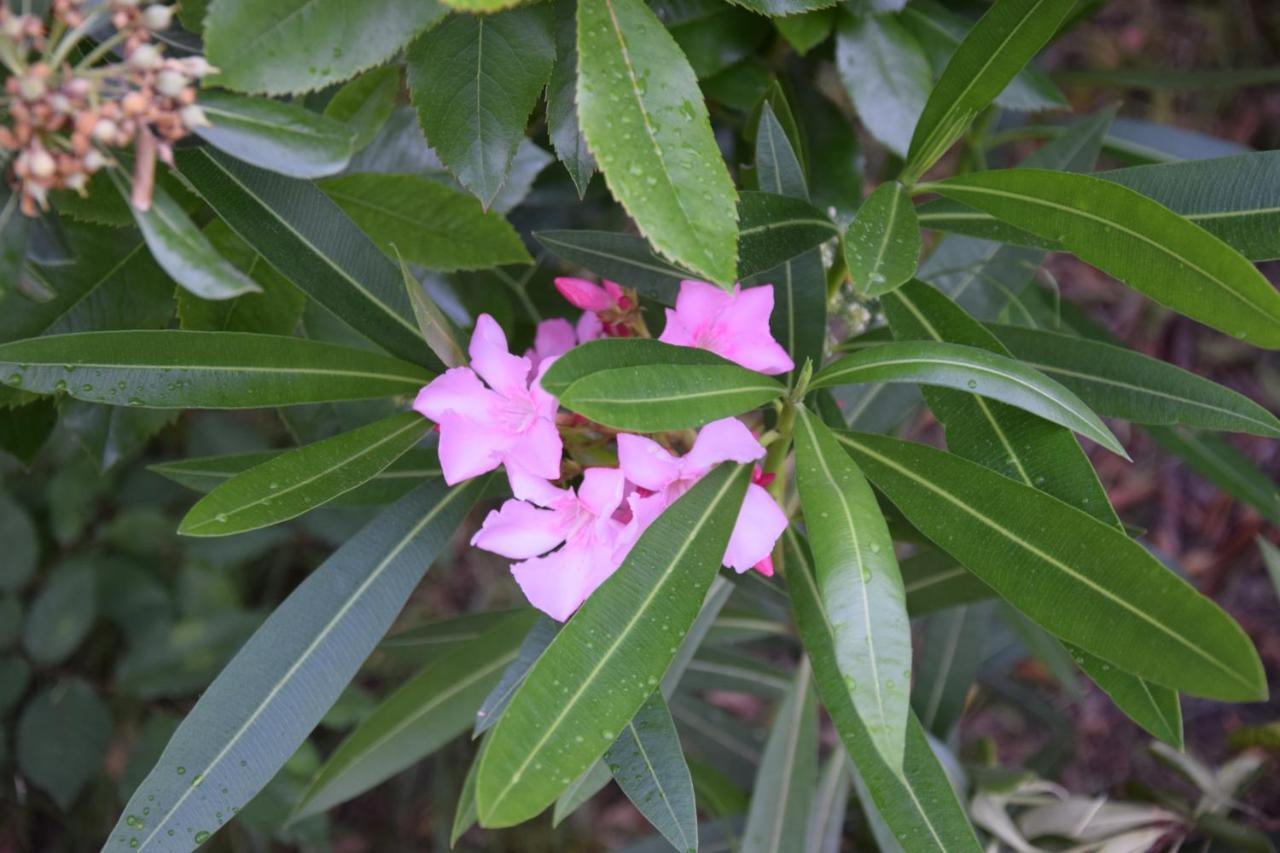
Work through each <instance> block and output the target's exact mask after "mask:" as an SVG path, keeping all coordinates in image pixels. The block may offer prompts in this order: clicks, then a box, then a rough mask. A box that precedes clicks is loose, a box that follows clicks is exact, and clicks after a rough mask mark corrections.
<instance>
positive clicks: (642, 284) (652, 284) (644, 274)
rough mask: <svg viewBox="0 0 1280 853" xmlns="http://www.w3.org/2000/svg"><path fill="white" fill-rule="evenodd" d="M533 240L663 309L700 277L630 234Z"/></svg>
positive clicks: (566, 234)
mask: <svg viewBox="0 0 1280 853" xmlns="http://www.w3.org/2000/svg"><path fill="white" fill-rule="evenodd" d="M533 236H534V238H535V239H536V240H537V241H538V242H539V243H541V244H542V245H543V246H544V247H545V248H546V250H547V251H549V252H551V253H552V254H553V255H557V256H559V257H561V258H564V259H565V260H566V261H569V262H570V263H573V264H577V265H579V266H582V267H585V268H587V269H589V270H591V271H592V272H594V273H597V274H598V275H600V276H601V277H603V278H608V279H612V280H614V281H618V282H622V283H624V284H626V286H627V287H633V288H635V289H636V290H637V291H638V292H639V293H640V295H642V296H647V297H648V298H650V299H653V300H654V301H656V302H660V303H661V304H663V305H675V304H676V294H677V293H678V292H679V290H680V282H681V281H683V280H684V279H687V278H694V277H696V276H695V274H693V273H690V272H688V271H687V270H682V269H680V268H679V267H677V266H673V265H672V264H670V263H668V262H667V261H665V260H664V259H662V258H660V257H658V255H656V254H655V253H654V251H653V249H652V248H651V247H650V246H649V244H648V242H646V241H645V240H644V239H643V238H641V237H634V236H632V235H630V234H614V233H611V232H608V231H537V232H534V235H533Z"/></svg>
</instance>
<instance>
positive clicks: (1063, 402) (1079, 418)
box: [809, 341, 1128, 459]
mask: <svg viewBox="0 0 1280 853" xmlns="http://www.w3.org/2000/svg"><path fill="white" fill-rule="evenodd" d="M859 382H914V383H919V384H922V385H936V386H938V387H942V388H955V389H958V390H963V391H968V392H970V393H971V394H976V395H979V396H982V397H987V398H990V399H993V400H999V401H1001V402H1003V403H1007V404H1009V405H1010V406H1015V407H1017V408H1019V409H1023V410H1025V411H1028V412H1031V413H1032V414H1035V415H1038V416H1040V417H1042V418H1044V419H1045V420H1049V421H1052V422H1053V423H1056V424H1059V425H1061V426H1065V427H1067V428H1069V429H1071V430H1074V431H1075V432H1078V433H1080V434H1081V435H1084V436H1087V437H1088V438H1091V439H1093V440H1094V441H1096V442H1098V443H1099V444H1101V445H1102V446H1103V447H1105V448H1107V449H1108V450H1110V451H1112V452H1113V453H1117V454H1119V455H1120V456H1124V457H1125V458H1126V459H1127V458H1128V455H1127V454H1126V453H1125V452H1124V448H1123V447H1122V446H1121V445H1120V442H1119V441H1118V440H1117V439H1116V437H1115V436H1114V435H1112V434H1111V431H1110V430H1109V429H1107V427H1106V425H1105V424H1104V423H1102V421H1101V420H1100V419H1099V418H1098V416H1097V415H1095V414H1094V413H1093V412H1092V411H1090V409H1089V407H1088V406H1086V405H1085V404H1084V403H1083V402H1082V401H1081V400H1080V398H1079V397H1077V396H1076V395H1075V394H1073V393H1072V392H1071V391H1069V390H1067V389H1066V388H1064V387H1063V386H1061V385H1059V384H1058V383H1057V382H1055V381H1054V380H1052V379H1049V378H1048V377H1046V376H1044V375H1043V374H1041V373H1040V372H1039V371H1036V370H1034V369H1032V368H1030V367H1027V366H1026V365H1024V364H1022V363H1021V362H1018V361H1016V360H1014V359H1012V358H1008V357H1006V356H1001V355H996V354H994V353H991V352H987V351H985V350H981V349H978V348H976V347H969V346H963V345H960V344H949V343H942V342H936V341H929V342H926V341H897V342H894V343H887V344H882V345H880V346H876V347H872V348H870V349H867V350H863V351H862V352H856V353H853V354H852V355H847V356H844V357H843V358H840V359H838V360H836V361H834V362H832V363H831V364H829V365H827V366H826V367H825V368H823V369H822V370H821V371H820V372H819V373H818V375H817V376H815V377H814V378H813V383H812V384H811V385H810V386H809V387H810V388H811V389H812V390H817V389H818V388H827V387H831V386H834V385H849V384H854V383H859Z"/></svg>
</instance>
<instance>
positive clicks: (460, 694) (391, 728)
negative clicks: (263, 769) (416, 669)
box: [294, 610, 536, 819]
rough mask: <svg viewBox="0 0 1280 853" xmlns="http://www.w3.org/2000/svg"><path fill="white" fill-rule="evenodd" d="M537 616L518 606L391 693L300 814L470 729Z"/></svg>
mask: <svg viewBox="0 0 1280 853" xmlns="http://www.w3.org/2000/svg"><path fill="white" fill-rule="evenodd" d="M535 616H536V613H535V611H533V610H521V611H517V612H516V613H514V614H512V615H511V616H509V617H508V618H507V619H505V620H503V622H502V623H500V624H499V625H497V626H496V627H494V628H491V629H490V630H489V631H487V632H486V633H484V634H483V635H481V636H480V637H478V638H477V639H475V640H472V641H471V642H469V643H466V644H465V645H463V646H461V647H460V648H459V649H458V651H457V653H456V654H452V655H447V656H445V657H443V658H440V659H439V660H437V661H435V662H433V663H432V664H430V665H429V666H427V668H426V669H424V670H422V671H421V672H420V673H418V674H417V675H416V676H414V677H413V678H411V679H409V681H407V682H405V683H404V684H403V685H401V686H400V687H399V688H398V689H396V691H395V692H394V693H392V694H391V695H390V696H388V697H387V698H386V699H384V700H383V701H382V702H381V704H379V705H378V706H377V707H376V708H374V709H373V711H372V713H370V714H369V716H368V717H366V718H365V719H364V721H363V722H361V723H360V725H358V726H357V727H356V728H355V730H354V731H352V732H351V733H350V734H349V735H347V737H346V739H345V740H343V741H342V743H340V744H339V745H338V748H337V749H335V750H334V751H333V753H332V754H331V755H330V756H329V758H328V760H327V761H326V762H325V763H324V766H322V767H321V768H320V770H319V771H317V773H316V774H315V776H314V777H312V779H311V782H310V784H309V785H308V786H307V790H306V792H305V793H304V794H303V796H302V800H301V802H299V804H298V807H297V809H296V810H295V812H294V818H295V819H297V818H302V817H306V816H308V815H312V814H317V813H319V812H322V811H326V810H327V809H330V808H332V807H333V806H335V805H337V804H338V803H343V802H346V801H347V800H349V799H351V798H352V797H354V796H356V795H358V794H361V793H364V792H365V791H367V790H369V789H370V788H372V787H373V786H374V785H377V784H378V783H380V782H382V781H383V780H385V779H387V778H389V777H391V776H393V775H394V774H396V773H398V772H399V771H401V770H403V769H404V768H406V767H408V766H410V765H411V764H414V763H416V762H417V761H420V760H421V759H423V758H425V757H426V756H428V755H430V754H431V753H433V752H435V751H436V750H437V749H439V748H440V747H441V746H442V745H444V744H445V743H448V742H449V741H451V740H453V739H454V738H455V737H457V736H458V735H460V734H462V733H463V732H464V731H466V730H467V729H468V728H469V727H470V725H471V722H472V720H474V719H475V712H476V708H477V707H479V705H480V703H481V702H482V701H483V700H484V697H485V695H486V694H487V693H488V692H489V690H491V689H492V688H493V686H494V685H495V684H497V682H498V679H499V678H501V676H502V672H503V670H504V669H506V667H507V666H508V665H509V664H510V663H511V662H512V661H514V660H515V658H516V652H517V650H518V647H519V644H520V638H521V637H523V635H524V630H525V629H526V628H527V627H528V626H529V625H530V624H532V622H533V620H534V618H535Z"/></svg>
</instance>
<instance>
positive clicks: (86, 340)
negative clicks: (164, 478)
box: [0, 329, 432, 409]
mask: <svg viewBox="0 0 1280 853" xmlns="http://www.w3.org/2000/svg"><path fill="white" fill-rule="evenodd" d="M0 375H3V376H4V377H6V380H5V381H7V382H8V384H9V385H10V386H12V387H15V388H23V389H25V390H28V391H33V392H35V393H37V394H53V393H55V392H65V393H66V394H68V395H69V396H71V397H75V398H76V399H80V400H88V401H89V402H92V403H106V404H108V405H113V406H143V407H147V408H153V409H257V408H263V407H267V406H292V405H297V404H299V403H323V402H330V401H334V400H367V399H372V398H376V397H386V396H390V395H394V394H412V393H414V392H416V391H417V390H418V389H419V388H421V387H422V386H423V385H424V384H425V383H427V382H429V381H430V380H431V377H432V374H431V373H430V372H428V371H427V370H424V369H423V368H421V367H418V366H417V365H413V364H409V363H408V362H404V361H400V360H399V359H396V358H391V357H390V356H385V355H380V354H378V353H373V352H366V351H365V350H357V349H351V348H349V347H341V346H336V345H334V344H325V343H320V342H318V341H309V340H306V339H303V338H286V337H280V336H276V335H250V334H245V333H243V332H181V331H176V330H168V329H164V330H154V331H135V332H84V333H82V334H72V335H46V336H44V337H40V338H30V339H28V340H25V341H13V342H12V343H7V344H0Z"/></svg>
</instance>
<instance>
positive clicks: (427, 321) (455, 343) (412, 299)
mask: <svg viewBox="0 0 1280 853" xmlns="http://www.w3.org/2000/svg"><path fill="white" fill-rule="evenodd" d="M400 276H401V278H403V279H404V287H405V291H406V292H407V293H408V294H409V304H411V305H412V306H413V316H414V319H415V320H417V321H418V332H419V333H420V334H421V335H422V339H423V340H424V341H426V342H427V346H429V347H431V351H432V352H433V353H435V354H436V358H438V359H440V361H441V363H442V364H444V366H445V367H460V366H462V365H464V364H466V363H467V360H468V359H467V343H466V339H465V337H464V335H463V332H462V330H461V329H459V328H458V326H457V324H455V323H454V322H453V321H452V320H450V319H449V315H448V314H446V313H445V312H444V311H443V310H442V309H441V308H440V306H439V305H437V304H436V303H435V300H434V299H432V298H431V297H430V296H429V295H427V291H426V288H425V287H423V284H422V282H420V281H418V279H417V278H416V277H415V276H414V274H413V273H412V272H411V271H410V270H409V265H408V264H406V263H405V262H404V258H400Z"/></svg>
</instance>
